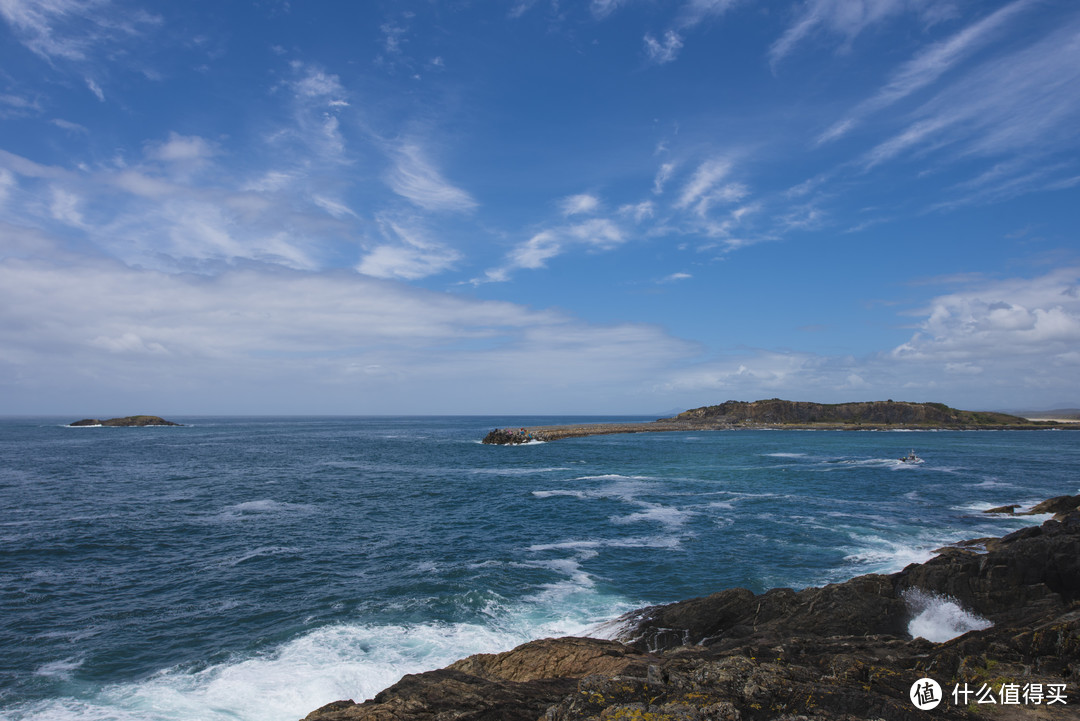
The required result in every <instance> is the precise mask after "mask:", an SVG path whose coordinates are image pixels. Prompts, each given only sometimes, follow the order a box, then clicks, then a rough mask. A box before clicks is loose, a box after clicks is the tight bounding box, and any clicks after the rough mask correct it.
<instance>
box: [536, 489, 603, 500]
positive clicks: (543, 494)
mask: <svg viewBox="0 0 1080 721" xmlns="http://www.w3.org/2000/svg"><path fill="white" fill-rule="evenodd" d="M532 494H533V495H534V496H536V497H537V498H553V497H555V496H569V497H571V498H577V499H578V500H582V501H584V500H585V499H587V498H589V497H590V496H589V494H587V493H585V492H584V491H533V492H532Z"/></svg>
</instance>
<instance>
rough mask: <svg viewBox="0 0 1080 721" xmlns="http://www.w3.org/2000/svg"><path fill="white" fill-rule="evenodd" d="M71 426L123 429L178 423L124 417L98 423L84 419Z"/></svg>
mask: <svg viewBox="0 0 1080 721" xmlns="http://www.w3.org/2000/svg"><path fill="white" fill-rule="evenodd" d="M71 425H72V426H125V427H142V426H179V425H180V424H179V423H173V422H172V421H167V420H165V419H164V418H159V417H158V416H125V417H123V418H110V419H109V420H107V421H99V420H97V419H96V418H84V419H82V420H81V421H75V422H74V423H72V424H71Z"/></svg>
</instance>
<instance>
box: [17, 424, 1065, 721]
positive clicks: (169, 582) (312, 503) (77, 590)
mask: <svg viewBox="0 0 1080 721" xmlns="http://www.w3.org/2000/svg"><path fill="white" fill-rule="evenodd" d="M70 420H72V419H70V418H66V419H40V418H37V419H10V418H9V419H4V420H0V551H2V553H0V718H3V719H11V720H16V719H18V720H24V719H61V720H62V719H78V720H80V721H86V720H88V719H149V720H152V721H153V720H158V719H160V720H165V719H169V720H173V719H177V720H180V719H183V720H188V719H190V720H194V719H200V720H209V721H216V720H218V719H222V720H224V719H256V718H257V719H282V720H285V719H289V720H294V719H297V718H300V717H302V716H303V715H304V714H306V713H307V712H309V711H311V710H313V709H314V708H316V707H318V706H320V705H322V704H324V703H327V702H329V701H331V700H335V699H338V698H356V699H361V698H365V697H370V696H372V695H374V694H375V693H376V692H377V691H379V690H381V689H382V688H384V687H386V686H387V685H389V684H391V683H393V682H394V681H396V680H397V679H398V678H400V676H401V675H402V674H404V673H410V672H415V671H420V670H425V669H429V668H435V667H438V666H442V665H445V664H446V663H449V662H451V661H453V660H455V659H457V658H460V657H461V656H464V655H467V654H470V653H477V652H491V651H499V650H505V649H508V648H511V647H513V646H514V645H516V644H518V643H521V642H523V641H526V640H528V639H531V638H535V637H540V636H549V635H557V634H571V633H574V634H582V633H591V634H595V635H603V634H610V633H611V632H612V629H611V627H610V625H605V624H604V622H605V621H609V620H611V619H613V618H614V617H616V616H618V615H619V614H621V613H623V612H625V611H628V610H631V609H633V608H635V607H638V606H640V605H643V604H648V603H659V602H666V601H674V600H678V599H682V598H687V597H691V596H696V595H702V594H706V593H710V592H712V591H715V590H718V589H720V588H725V587H732V586H745V587H748V588H750V589H753V590H755V591H761V590H764V589H767V588H770V587H774V586H794V587H802V586H807V585H816V584H820V583H824V582H828V581H836V580H842V579H845V578H849V577H851V576H854V575H857V574H860V573H866V572H870V571H895V570H899V569H900V568H902V567H903V566H904V565H906V564H907V563H910V562H915V561H921V560H925V559H926V558H929V557H930V556H931V555H932V551H933V549H935V548H938V547H939V546H941V545H943V544H945V543H948V542H952V541H957V540H961V539H964V538H971V537H977V536H985V535H999V534H1001V533H1005V532H1008V531H1010V530H1014V529H1016V528H1019V527H1021V526H1022V525H1026V524H1031V523H1036V522H1039V521H1041V520H1042V519H1038V518H1028V519H1008V518H996V517H989V516H985V515H983V514H981V513H980V511H981V510H984V509H986V508H990V507H992V506H995V505H1001V504H1005V503H1021V504H1033V503H1035V502H1037V501H1039V500H1042V499H1044V498H1047V497H1049V496H1054V495H1061V494H1065V493H1077V492H1078V484H1080V481H1078V478H1077V474H1076V471H1077V469H1078V468H1080V433H1078V432H1067V431H1038V432H914V433H912V432H799V431H737V432H711V433H710V432H699V433H659V434H639V435H620V436H598V437H593V438H582V439H567V440H562V441H557V442H553V443H537V444H530V445H526V446H515V447H493V446H484V445H481V444H479V443H478V439H479V438H481V437H482V436H483V434H484V433H485V432H487V431H488V430H490V429H491V428H493V427H496V426H500V427H507V426H508V427H516V426H521V425H532V424H537V423H557V422H571V421H572V422H581V421H583V420H597V421H600V420H639V419H625V418H614V419H613V418H595V419H582V418H565V419H562V418H523V417H519V418H505V417H500V418H477V417H467V418H449V417H441V418H399V417H391V418H176V419H174V420H177V421H180V422H184V423H186V424H188V425H186V426H185V427H183V428H141V429H136V428H68V427H65V426H63V425H62V424H63V423H65V422H68V421H70ZM912 448H914V449H915V450H916V452H917V453H918V454H919V455H920V456H921V457H922V458H924V459H925V461H926V462H925V463H923V464H921V465H905V464H901V463H899V462H898V461H897V460H896V459H897V458H898V457H899V456H901V455H904V454H906V453H907V452H908V450H910V449H912Z"/></svg>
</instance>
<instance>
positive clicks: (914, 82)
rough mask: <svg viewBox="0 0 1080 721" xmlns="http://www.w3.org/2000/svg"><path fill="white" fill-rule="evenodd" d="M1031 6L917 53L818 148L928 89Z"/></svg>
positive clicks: (1022, 1)
mask: <svg viewBox="0 0 1080 721" xmlns="http://www.w3.org/2000/svg"><path fill="white" fill-rule="evenodd" d="M1034 4H1035V0H1016V1H1015V2H1012V3H1010V4H1008V5H1006V6H1005V7H1002V8H999V9H998V10H996V11H995V12H993V13H991V14H990V15H988V16H986V17H985V18H983V19H981V20H979V21H977V22H975V23H972V24H971V25H969V26H967V27H966V28H964V29H963V30H961V31H960V32H958V33H955V34H953V35H952V36H951V37H949V38H947V39H945V40H943V41H941V42H938V43H935V44H933V45H931V46H930V47H929V48H926V49H925V50H923V51H921V52H919V53H918V54H917V55H916V56H915V57H914V58H912V59H911V60H909V61H908V62H906V63H904V64H903V65H901V66H900V68H899V69H898V70H897V71H896V72H895V73H893V76H892V78H891V79H890V80H889V82H888V83H886V84H885V86H884V87H882V88H881V89H880V90H878V92H877V93H875V94H874V95H872V96H871V97H869V98H867V99H866V100H864V101H863V102H861V103H859V104H858V105H857V106H855V108H854V109H852V110H851V112H849V113H848V114H847V115H846V116H845V117H844V118H842V119H841V120H838V121H837V122H836V123H834V124H833V125H832V126H831V127H830V128H829V129H828V130H826V131H825V132H824V133H823V134H822V135H821V136H820V137H819V138H818V140H817V142H818V144H821V143H827V142H829V141H832V140H836V139H837V138H840V137H842V136H844V135H846V134H847V133H848V132H850V131H851V130H852V129H853V128H854V127H855V126H856V125H858V124H859V122H860V121H861V120H862V119H863V118H865V117H866V116H868V115H870V114H872V113H875V112H878V111H879V110H882V109H884V108H887V107H889V106H890V105H892V104H894V103H896V102H897V101H899V100H901V99H903V98H906V97H908V96H909V95H911V94H912V93H914V92H916V91H918V90H921V89H922V88H925V87H927V86H929V85H931V84H932V83H934V82H935V81H936V80H938V79H939V78H940V77H941V76H942V75H944V74H945V73H947V72H948V71H950V70H952V69H953V68H954V67H955V66H956V65H957V64H959V63H960V62H961V61H962V60H964V59H965V58H967V57H969V56H970V55H971V54H973V53H974V52H975V51H977V50H979V49H980V48H982V47H984V46H985V45H987V44H988V43H989V42H990V41H992V40H993V39H994V38H995V37H997V36H998V34H1000V33H1001V32H1002V31H1003V30H1004V29H1006V28H1007V26H1008V23H1009V22H1010V21H1012V20H1013V19H1014V18H1015V16H1016V15H1018V14H1020V13H1021V12H1023V11H1025V10H1027V9H1029V8H1030V7H1031V6H1032V5H1034Z"/></svg>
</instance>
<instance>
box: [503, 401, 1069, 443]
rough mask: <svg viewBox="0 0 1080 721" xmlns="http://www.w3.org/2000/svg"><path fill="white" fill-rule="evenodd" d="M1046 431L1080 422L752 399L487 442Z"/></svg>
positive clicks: (925, 407) (918, 406)
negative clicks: (779, 432) (808, 432)
mask: <svg viewBox="0 0 1080 721" xmlns="http://www.w3.org/2000/svg"><path fill="white" fill-rule="evenodd" d="M1048 427H1055V428H1058V427H1063V428H1077V429H1080V424H1059V423H1056V422H1055V421H1029V420H1028V419H1026V418H1021V417H1019V416H1013V415H1009V414H1007V413H994V412H990V411H962V410H957V409H956V408H950V407H949V406H947V405H945V404H944V403H908V402H905V401H892V400H888V401H866V402H859V403H810V402H806V401H785V400H781V399H779V398H771V399H769V400H762V401H754V402H751V403H748V402H746V401H727V402H726V403H721V404H719V405H715V406H702V407H701V408H694V409H692V410H688V411H685V412H683V413H680V414H678V415H676V416H672V417H671V418H660V419H659V420H655V421H652V422H648V423H583V424H580V425H568V426H537V427H533V428H522V429H520V430H517V431H513V430H511V431H507V430H504V429H495V430H494V431H492V432H491V433H488V434H487V436H485V438H484V439H483V442H484V443H488V444H492V445H513V444H518V443H524V442H525V440H528V439H533V440H539V441H553V440H558V439H560V438H578V437H582V436H596V435H608V434H612V433H657V432H663V431H710V430H713V431H715V430H738V429H754V428H772V429H776V428H779V429H792V430H795V429H813V430H885V429H893V428H910V429H920V428H921V429H930V428H934V429H949V430H1005V429H1010V430H1034V429H1045V428H1048Z"/></svg>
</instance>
